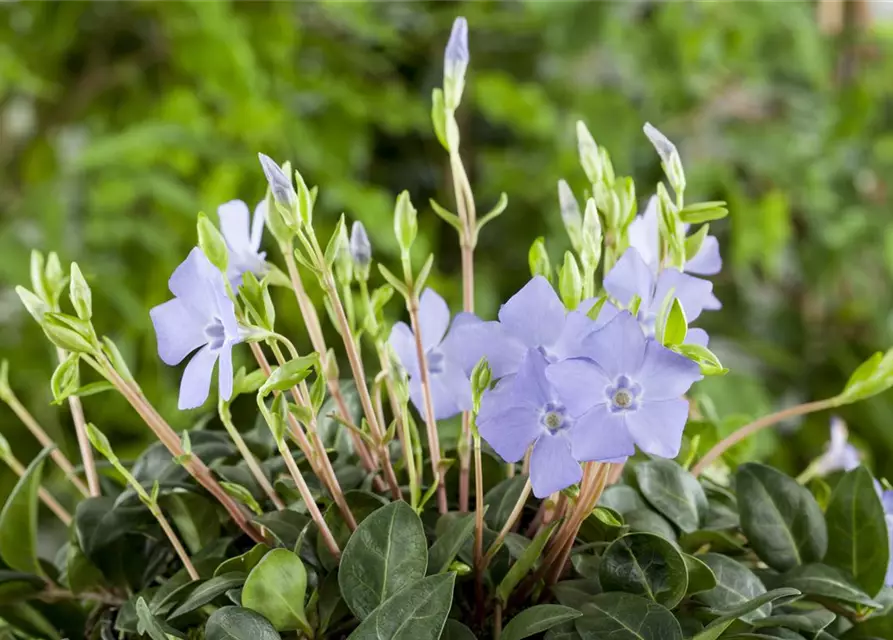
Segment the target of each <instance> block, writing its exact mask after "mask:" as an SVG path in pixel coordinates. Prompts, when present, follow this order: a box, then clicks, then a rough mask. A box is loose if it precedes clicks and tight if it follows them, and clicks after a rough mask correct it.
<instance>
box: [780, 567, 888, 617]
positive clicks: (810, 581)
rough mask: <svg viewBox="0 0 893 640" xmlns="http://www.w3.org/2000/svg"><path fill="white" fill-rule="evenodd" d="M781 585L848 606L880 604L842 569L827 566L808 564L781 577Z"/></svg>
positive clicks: (878, 605)
mask: <svg viewBox="0 0 893 640" xmlns="http://www.w3.org/2000/svg"><path fill="white" fill-rule="evenodd" d="M780 582H781V584H783V585H784V586H786V587H792V588H794V589H798V590H800V591H802V592H803V593H804V594H806V595H809V596H819V597H824V598H831V599H832V600H838V601H840V602H845V603H847V604H853V605H863V606H866V607H872V608H878V607H880V603H878V602H876V601H874V600H872V599H871V598H870V597H869V596H868V594H867V593H865V592H864V591H862V589H861V588H860V587H859V585H857V584H856V583H855V582H853V579H852V578H851V577H850V576H848V575H847V574H845V573H844V572H843V571H841V570H840V569H836V568H834V567H829V566H828V565H825V564H808V565H804V566H802V567H797V568H795V569H792V570H791V571H789V572H788V573H786V574H785V575H784V576H782V577H781V581H780Z"/></svg>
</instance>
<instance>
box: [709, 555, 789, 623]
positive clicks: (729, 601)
mask: <svg viewBox="0 0 893 640" xmlns="http://www.w3.org/2000/svg"><path fill="white" fill-rule="evenodd" d="M698 559H699V560H702V561H703V562H704V564H706V565H707V566H708V567H710V569H711V570H712V571H713V574H714V575H715V576H716V586H715V587H714V588H713V589H710V590H709V591H704V592H703V593H699V594H697V595H696V596H695V599H697V600H700V601H701V602H703V603H704V604H706V605H707V606H708V607H710V608H712V609H714V610H717V611H720V612H722V613H726V612H731V611H739V609H740V608H742V607H744V608H746V611H743V612H740V613H737V614H736V615H735V617H736V618H739V617H740V618H741V619H742V620H744V621H745V622H753V621H754V620H756V619H757V618H765V617H767V616H768V615H769V613H770V612H771V611H772V608H771V606H769V604H768V603H769V602H771V600H766V602H765V603H761V604H759V605H758V606H756V607H753V608H748V607H749V605H750V604H751V603H752V602H757V600H755V598H759V597H760V596H762V595H764V594H765V593H766V587H764V586H763V583H762V582H760V579H759V578H757V577H756V575H754V573H753V572H752V571H751V570H750V569H748V568H747V567H745V566H744V565H743V564H741V563H739V562H736V561H735V560H733V559H732V558H729V557H728V556H724V555H720V554H718V553H706V554H704V555H702V556H698Z"/></svg>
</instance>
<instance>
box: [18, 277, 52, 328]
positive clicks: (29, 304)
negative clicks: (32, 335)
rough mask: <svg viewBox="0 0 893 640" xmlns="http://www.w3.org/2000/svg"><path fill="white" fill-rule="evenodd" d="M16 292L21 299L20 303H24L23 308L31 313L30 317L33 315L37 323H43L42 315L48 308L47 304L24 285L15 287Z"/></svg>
mask: <svg viewBox="0 0 893 640" xmlns="http://www.w3.org/2000/svg"><path fill="white" fill-rule="evenodd" d="M16 293H17V294H19V299H20V300H21V301H22V304H23V305H25V309H27V310H28V313H30V314H31V317H33V318H34V319H35V320H36V321H37V322H38V323H39V324H43V316H44V314H46V313H47V312H48V311H49V310H50V308H49V306H47V304H46V303H45V302H44V301H43V300H41V299H40V298H39V297H38V296H37V295H35V294H34V293H33V292H31V291H29V290H28V289H26V288H25V287H22V286H18V287H16Z"/></svg>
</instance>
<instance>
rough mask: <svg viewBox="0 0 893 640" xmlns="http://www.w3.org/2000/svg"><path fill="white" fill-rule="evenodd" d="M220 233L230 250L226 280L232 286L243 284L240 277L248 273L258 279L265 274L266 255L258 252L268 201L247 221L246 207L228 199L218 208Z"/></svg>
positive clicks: (262, 203)
mask: <svg viewBox="0 0 893 640" xmlns="http://www.w3.org/2000/svg"><path fill="white" fill-rule="evenodd" d="M217 216H218V217H219V218H220V232H221V233H222V234H223V239H224V240H225V241H226V248H227V249H228V250H229V261H228V264H227V268H226V277H227V278H228V279H229V281H230V282H231V283H232V285H233V287H236V288H237V287H239V285H241V284H242V274H243V273H245V272H246V271H250V272H251V273H253V274H254V275H256V276H258V277H263V275H264V274H265V273H266V272H267V262H266V257H267V254H266V252H265V251H261V250H260V243H261V240H262V238H263V233H264V221H265V220H266V217H267V201H266V200H261V201H260V202H259V203H258V205H257V206H256V207H255V208H254V219H253V220H252V219H250V217H251V216H250V214H249V212H248V205H246V204H245V203H244V202H242V201H241V200H230V201H229V202H226V203H224V204H222V205H220V206H219V207H217Z"/></svg>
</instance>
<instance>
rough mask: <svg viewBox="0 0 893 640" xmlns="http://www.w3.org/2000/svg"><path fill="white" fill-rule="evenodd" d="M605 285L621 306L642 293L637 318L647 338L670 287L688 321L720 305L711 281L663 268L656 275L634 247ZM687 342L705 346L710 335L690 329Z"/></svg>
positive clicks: (615, 266)
mask: <svg viewBox="0 0 893 640" xmlns="http://www.w3.org/2000/svg"><path fill="white" fill-rule="evenodd" d="M604 285H605V290H606V291H607V292H608V293H609V294H610V295H611V296H612V297H613V298H614V299H616V300H617V301H618V302H620V304H622V305H628V304H630V302H632V299H633V297H635V296H639V298H640V299H641V304H640V305H639V311H638V315H637V319H638V321H639V323H640V324H641V325H642V329H643V330H644V331H645V334H646V335H647V336H648V337H652V336H654V324H655V321H656V320H657V314H658V313H659V312H660V308H661V305H662V304H663V302H664V299H665V298H666V296H667V295H668V294H669V293H670V291H671V290H672V291H673V297H675V298H676V299H678V300H679V303H680V304H681V305H682V309H683V310H684V311H685V317H686V319H687V320H688V321H689V322H692V321H693V320H695V319H696V318H697V317H698V316H699V315H701V312H702V311H704V310H705V309H712V308H719V307H718V306H716V305H719V301H718V300H717V299H716V297H715V296H714V295H713V284H712V283H710V282H708V281H707V280H701V279H700V278H695V277H693V276H690V275H688V274H686V273H682V272H681V271H678V270H676V269H664V270H662V271H660V272H659V273H657V274H655V272H654V271H653V270H652V269H651V267H650V266H649V265H648V264H647V263H646V262H645V260H643V259H642V256H641V255H640V254H639V252H638V251H637V250H636V249H634V248H632V247H630V248H629V249H627V250H626V251H625V252H624V254H623V255H622V256H621V258H620V260H618V261H617V264H615V265H614V268H613V269H611V271H610V272H609V273H608V275H607V276H605V282H604ZM686 342H689V343H694V344H701V345H706V344H707V334H706V333H705V332H704V330H703V329H690V330H689V332H688V335H687V337H686Z"/></svg>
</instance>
